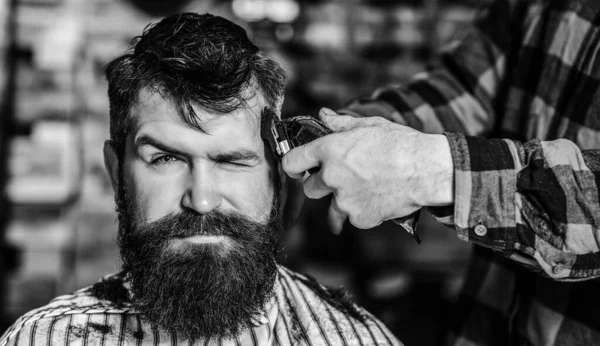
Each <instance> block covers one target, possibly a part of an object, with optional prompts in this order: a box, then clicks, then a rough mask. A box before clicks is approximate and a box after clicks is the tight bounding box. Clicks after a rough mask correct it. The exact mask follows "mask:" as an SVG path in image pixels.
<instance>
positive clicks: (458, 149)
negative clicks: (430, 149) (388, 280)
mask: <svg viewBox="0 0 600 346" xmlns="http://www.w3.org/2000/svg"><path fill="white" fill-rule="evenodd" d="M445 135H446V136H447V138H448V140H449V142H450V146H451V151H452V156H453V161H454V165H455V204H454V215H453V217H450V218H447V219H446V220H445V223H446V224H452V225H453V227H454V228H455V229H456V231H457V233H458V236H459V238H461V239H463V240H465V241H472V242H475V243H478V244H480V245H483V246H486V247H491V248H493V249H495V250H499V251H502V252H503V253H504V254H505V255H507V256H508V257H512V258H513V259H516V260H518V261H520V262H524V263H526V264H534V265H535V264H537V267H538V268H541V269H542V270H543V272H545V273H546V274H547V276H549V277H551V278H554V279H556V280H564V281H570V280H581V279H588V278H595V277H598V276H600V252H599V251H600V249H599V244H600V203H599V198H598V196H599V192H598V188H599V186H600V150H580V149H579V148H578V147H577V146H576V145H575V144H574V143H573V142H571V141H568V140H565V139H559V140H555V141H547V142H543V141H539V140H534V141H530V142H527V143H520V142H516V141H511V140H499V139H491V140H490V139H484V138H479V137H469V136H465V135H462V134H450V133H446V134H445Z"/></svg>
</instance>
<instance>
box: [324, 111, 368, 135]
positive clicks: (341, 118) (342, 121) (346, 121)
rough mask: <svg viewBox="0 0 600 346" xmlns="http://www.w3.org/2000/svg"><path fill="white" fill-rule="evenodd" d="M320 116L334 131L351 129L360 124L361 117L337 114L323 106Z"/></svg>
mask: <svg viewBox="0 0 600 346" xmlns="http://www.w3.org/2000/svg"><path fill="white" fill-rule="evenodd" d="M319 118H320V119H321V121H322V122H323V123H325V125H327V126H328V127H329V128H330V129H331V130H333V132H344V131H349V130H352V129H353V128H355V127H357V126H359V125H360V121H359V119H357V118H354V117H351V116H348V115H340V114H337V113H336V112H334V111H332V110H331V109H329V108H321V110H320V111H319Z"/></svg>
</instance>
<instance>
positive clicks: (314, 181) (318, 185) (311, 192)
mask: <svg viewBox="0 0 600 346" xmlns="http://www.w3.org/2000/svg"><path fill="white" fill-rule="evenodd" d="M332 192H333V190H332V189H331V188H329V187H328V186H327V185H325V183H324V182H323V179H321V172H320V171H319V172H317V173H314V174H311V175H310V176H309V177H308V178H307V179H306V180H305V181H304V194H305V195H306V196H307V197H308V198H312V199H319V198H323V197H325V196H327V195H328V194H330V193H332Z"/></svg>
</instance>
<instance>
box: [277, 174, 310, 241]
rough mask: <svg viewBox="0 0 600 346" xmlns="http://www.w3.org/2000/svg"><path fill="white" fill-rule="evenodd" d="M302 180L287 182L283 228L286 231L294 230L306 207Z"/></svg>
mask: <svg viewBox="0 0 600 346" xmlns="http://www.w3.org/2000/svg"><path fill="white" fill-rule="evenodd" d="M302 186H303V184H302V180H300V179H288V182H287V199H286V201H285V206H284V207H283V227H284V228H285V229H290V228H292V227H293V226H294V225H295V224H296V221H297V220H298V217H299V216H300V213H301V212H302V207H303V206H304V201H305V200H306V196H304V192H303V191H302Z"/></svg>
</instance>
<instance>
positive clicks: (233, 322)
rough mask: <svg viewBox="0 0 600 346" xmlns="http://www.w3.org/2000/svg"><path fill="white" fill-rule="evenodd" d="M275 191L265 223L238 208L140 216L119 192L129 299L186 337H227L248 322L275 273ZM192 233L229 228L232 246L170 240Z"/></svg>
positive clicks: (277, 248) (277, 230) (270, 289)
mask: <svg viewBox="0 0 600 346" xmlns="http://www.w3.org/2000/svg"><path fill="white" fill-rule="evenodd" d="M121 186H123V184H121ZM275 191H277V189H276V190H275ZM274 195H275V197H274V200H273V205H272V212H271V216H270V219H269V220H268V221H267V222H266V223H265V224H261V223H257V222H254V221H253V220H251V219H249V218H247V217H245V216H243V215H240V214H238V213H227V214H225V213H222V212H211V213H210V214H205V215H200V214H197V213H195V212H192V211H184V212H181V213H178V214H175V215H167V216H165V217H163V218H161V219H159V220H157V221H154V222H151V223H145V222H143V221H142V220H141V219H140V216H139V215H140V213H139V212H138V211H137V207H136V205H135V203H133V202H132V201H130V200H128V199H127V197H128V194H127V192H126V191H124V190H122V191H120V193H119V197H118V198H117V212H118V215H119V234H118V239H117V242H118V244H119V248H120V252H121V259H122V261H123V270H124V271H125V272H126V273H127V275H128V277H129V278H130V279H131V286H132V287H131V290H132V295H133V299H132V304H133V306H134V307H135V308H136V309H137V310H138V311H139V312H140V313H141V316H142V318H143V319H145V320H146V321H147V322H149V323H150V324H151V325H152V327H153V328H160V329H162V330H166V331H169V332H171V333H176V334H177V335H178V336H179V337H181V338H184V339H191V340H195V339H199V338H202V337H203V338H213V337H214V338H219V337H231V336H233V335H237V334H239V333H240V332H241V331H243V330H245V329H247V328H251V326H252V324H253V322H254V319H255V318H256V316H257V315H260V314H261V313H262V312H263V311H264V308H265V304H266V303H267V302H268V301H269V299H270V298H271V296H272V294H273V286H274V282H275V278H276V272H277V267H276V257H277V255H278V253H279V251H280V244H279V233H280V231H281V218H280V217H278V215H277V206H278V202H277V193H274ZM197 234H213V235H226V236H228V238H229V239H228V240H229V241H230V243H231V244H232V246H229V247H225V246H224V245H222V244H212V245H193V244H187V243H183V244H181V245H180V246H179V247H177V248H174V247H172V246H171V247H168V244H169V241H170V240H172V239H173V238H177V237H187V236H192V235H197Z"/></svg>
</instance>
